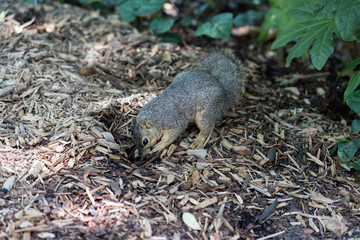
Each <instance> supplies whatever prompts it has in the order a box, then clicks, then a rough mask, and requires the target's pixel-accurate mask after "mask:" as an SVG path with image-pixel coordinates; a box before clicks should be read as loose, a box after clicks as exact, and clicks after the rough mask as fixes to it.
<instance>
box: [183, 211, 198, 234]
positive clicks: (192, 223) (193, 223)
mask: <svg viewBox="0 0 360 240" xmlns="http://www.w3.org/2000/svg"><path fill="white" fill-rule="evenodd" d="M182 219H183V221H184V223H185V224H186V225H187V226H188V227H189V228H191V229H194V230H201V227H200V224H199V223H198V221H197V220H196V218H195V216H194V215H193V214H191V213H188V212H185V213H183V215H182Z"/></svg>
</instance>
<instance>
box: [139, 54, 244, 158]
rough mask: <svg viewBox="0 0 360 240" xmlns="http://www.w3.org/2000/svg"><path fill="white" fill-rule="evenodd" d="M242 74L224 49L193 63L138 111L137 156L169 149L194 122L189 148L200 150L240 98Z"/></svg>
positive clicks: (241, 93) (238, 66) (242, 88)
mask: <svg viewBox="0 0 360 240" xmlns="http://www.w3.org/2000/svg"><path fill="white" fill-rule="evenodd" d="M244 89H245V74H244V72H243V70H242V67H241V64H240V61H239V60H238V59H237V58H236V57H235V56H234V55H233V54H232V53H231V52H230V50H228V49H212V50H210V51H209V52H208V54H207V56H205V57H200V58H199V59H197V61H196V65H195V68H194V69H193V70H191V71H189V72H184V73H180V74H178V75H177V76H176V77H175V79H174V80H173V81H172V83H171V84H170V85H169V86H168V87H167V88H165V90H164V91H163V92H162V93H161V94H160V95H159V96H158V97H156V98H154V99H152V100H151V101H150V102H148V103H147V104H145V105H144V107H143V108H142V109H141V110H140V111H139V113H138V115H137V117H136V119H135V122H134V126H133V140H134V143H135V146H136V148H137V149H138V151H139V155H140V157H141V158H142V157H143V156H144V155H147V154H153V153H155V152H158V151H161V150H163V149H164V148H166V147H167V146H169V145H170V144H171V143H172V142H173V141H175V140H176V138H177V137H178V136H179V135H180V134H181V133H183V132H184V131H185V129H186V127H187V126H188V124H189V123H192V122H195V124H196V125H197V127H198V128H199V129H200V133H199V135H198V136H197V137H196V139H195V140H194V142H193V144H191V146H190V147H191V148H202V147H204V143H205V141H206V140H207V138H208V137H210V135H211V134H212V132H213V130H214V127H215V123H216V122H217V121H218V120H220V119H221V118H222V117H223V116H224V115H225V114H226V112H227V111H228V110H229V109H230V108H231V107H233V106H234V105H235V104H236V103H237V102H238V101H239V100H240V98H241V96H242V95H243V93H244Z"/></svg>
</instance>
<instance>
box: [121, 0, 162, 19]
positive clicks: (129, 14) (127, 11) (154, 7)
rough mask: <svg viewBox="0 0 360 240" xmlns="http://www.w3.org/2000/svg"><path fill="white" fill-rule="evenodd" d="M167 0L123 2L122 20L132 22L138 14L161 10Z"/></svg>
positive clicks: (130, 0)
mask: <svg viewBox="0 0 360 240" xmlns="http://www.w3.org/2000/svg"><path fill="white" fill-rule="evenodd" d="M164 1H165V0H128V1H126V2H125V3H123V4H121V5H120V7H119V13H120V17H121V19H122V20H124V21H126V22H132V21H134V20H135V19H136V17H137V16H146V15H151V14H154V13H156V12H157V11H159V10H160V9H161V8H162V6H163V3H164Z"/></svg>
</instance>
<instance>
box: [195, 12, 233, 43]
mask: <svg viewBox="0 0 360 240" xmlns="http://www.w3.org/2000/svg"><path fill="white" fill-rule="evenodd" d="M232 26H233V14H232V13H221V14H218V15H216V16H214V17H213V18H212V19H211V21H209V22H206V23H204V24H203V25H201V26H200V27H199V28H198V29H197V30H196V32H195V35H196V36H201V35H207V36H209V37H212V38H229V37H230V34H231V29H232Z"/></svg>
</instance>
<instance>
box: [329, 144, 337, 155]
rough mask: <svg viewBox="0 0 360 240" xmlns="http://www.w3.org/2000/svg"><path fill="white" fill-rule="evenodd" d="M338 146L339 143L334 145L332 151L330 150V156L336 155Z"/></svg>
mask: <svg viewBox="0 0 360 240" xmlns="http://www.w3.org/2000/svg"><path fill="white" fill-rule="evenodd" d="M337 148H338V144H335V146H333V147H332V148H331V149H330V152H329V154H330V156H334V154H335V152H336V150H337Z"/></svg>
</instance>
